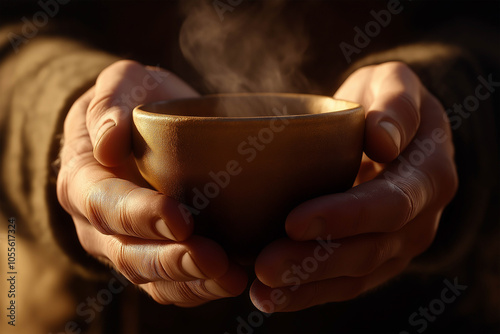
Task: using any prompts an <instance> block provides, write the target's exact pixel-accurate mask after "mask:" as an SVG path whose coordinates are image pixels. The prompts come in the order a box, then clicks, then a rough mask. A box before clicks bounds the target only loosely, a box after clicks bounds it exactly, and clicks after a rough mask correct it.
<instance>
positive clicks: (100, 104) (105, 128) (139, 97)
mask: <svg viewBox="0 0 500 334" xmlns="http://www.w3.org/2000/svg"><path fill="white" fill-rule="evenodd" d="M196 96H199V94H198V93H197V92H196V91H194V90H193V89H192V88H191V87H190V86H189V85H187V84H186V83H185V82H184V81H182V80H181V79H179V78H178V77H177V76H175V75H174V74H172V73H170V72H167V71H165V70H162V69H159V68H152V67H145V66H143V65H141V64H139V63H137V62H134V61H130V60H121V61H118V62H116V63H114V64H112V65H110V66H109V67H107V68H106V69H104V70H103V71H102V72H101V74H100V75H99V77H98V78H97V81H96V85H95V96H94V98H93V99H92V101H91V103H90V105H89V108H88V110H87V129H88V131H89V135H90V139H91V142H92V146H93V149H94V157H95V158H96V160H97V161H99V163H101V164H102V165H104V166H108V167H113V166H117V165H119V164H120V163H121V162H122V161H123V160H125V159H126V158H127V157H128V156H129V155H130V152H131V150H132V133H131V132H132V131H131V129H132V110H133V109H134V108H135V107H136V106H137V105H139V104H143V103H148V102H153V101H159V100H169V99H175V98H184V97H196Z"/></svg>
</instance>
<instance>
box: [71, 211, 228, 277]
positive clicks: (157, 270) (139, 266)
mask: <svg viewBox="0 0 500 334" xmlns="http://www.w3.org/2000/svg"><path fill="white" fill-rule="evenodd" d="M75 223H76V229H77V233H78V238H79V240H80V243H81V244H82V247H83V248H84V249H85V250H86V251H87V252H88V253H89V254H91V255H93V256H95V257H98V258H104V259H106V260H108V261H109V262H110V263H112V264H113V266H114V267H115V268H116V270H118V271H119V272H120V273H122V274H123V275H124V276H125V277H126V278H127V279H128V280H130V281H131V282H132V283H134V284H142V283H148V282H156V281H192V280H196V279H198V278H203V279H207V278H217V277H221V276H222V275H223V274H224V273H225V272H226V271H227V270H228V259H227V256H226V254H225V253H224V251H223V250H222V248H221V247H220V246H219V245H218V244H216V243H215V242H214V241H211V240H209V239H206V238H202V237H198V236H193V237H192V238H190V239H189V240H187V241H185V242H181V243H174V242H169V241H153V240H143V239H137V238H131V237H122V236H109V235H104V234H101V233H99V232H98V231H96V230H95V229H94V228H92V226H90V225H88V224H86V223H85V222H84V221H83V220H80V219H76V222H75Z"/></svg>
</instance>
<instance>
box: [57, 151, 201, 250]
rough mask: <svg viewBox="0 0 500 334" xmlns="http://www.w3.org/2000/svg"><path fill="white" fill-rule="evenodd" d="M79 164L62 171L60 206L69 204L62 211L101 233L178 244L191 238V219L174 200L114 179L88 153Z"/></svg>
mask: <svg viewBox="0 0 500 334" xmlns="http://www.w3.org/2000/svg"><path fill="white" fill-rule="evenodd" d="M79 163H80V164H82V166H80V165H75V166H74V168H73V170H69V169H67V168H65V169H62V170H61V173H62V174H61V175H60V176H59V178H60V180H59V184H58V187H59V189H60V190H59V193H61V194H63V193H64V194H65V198H61V202H64V203H71V207H65V208H66V209H67V210H68V211H69V212H73V213H77V212H78V213H79V214H80V215H82V216H84V217H85V218H86V219H87V220H88V222H89V223H90V224H91V225H92V226H93V227H94V228H96V229H97V230H98V231H99V232H100V233H103V234H120V235H127V236H132V237H138V238H145V239H169V240H178V241H181V240H185V239H186V238H188V237H189V236H190V235H191V233H192V231H193V228H194V226H193V223H192V217H191V215H190V214H189V212H188V211H187V210H185V209H184V208H183V207H182V206H181V204H180V203H179V202H177V201H176V200H174V199H172V198H169V197H167V196H165V195H163V194H161V193H159V192H157V191H155V190H151V189H148V188H143V187H140V186H138V185H136V184H134V183H132V182H130V181H127V180H124V179H121V178H118V177H116V175H115V174H114V173H112V172H110V171H109V170H106V169H104V168H102V166H100V165H99V164H98V163H97V162H96V161H95V160H93V156H92V153H91V152H87V154H86V156H83V155H82V156H80V162H79ZM69 180H71V182H70V181H69ZM60 197H62V196H60ZM68 205H69V204H68Z"/></svg>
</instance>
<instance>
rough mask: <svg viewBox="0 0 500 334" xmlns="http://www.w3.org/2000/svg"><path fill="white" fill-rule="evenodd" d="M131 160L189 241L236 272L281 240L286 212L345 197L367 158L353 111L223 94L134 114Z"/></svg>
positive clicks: (358, 113) (312, 101)
mask: <svg viewBox="0 0 500 334" xmlns="http://www.w3.org/2000/svg"><path fill="white" fill-rule="evenodd" d="M133 123H134V127H133V151H134V157H135V160H136V163H137V166H138V169H139V171H140V172H141V174H142V176H143V177H144V179H146V181H148V182H149V183H150V184H151V186H152V187H154V188H156V189H157V190H159V191H161V192H162V193H164V194H166V195H167V196H170V197H173V198H175V199H177V200H178V201H179V202H181V203H183V204H182V207H181V209H182V210H184V212H187V210H189V212H191V213H192V216H193V218H194V223H195V233H197V234H202V235H205V236H208V237H210V238H212V239H214V240H216V241H218V242H219V243H220V244H221V245H222V246H223V247H224V248H225V249H226V250H227V252H228V254H230V255H231V256H234V257H236V258H238V259H240V260H241V261H242V262H245V261H247V260H249V259H250V261H251V259H252V258H253V257H254V256H255V255H256V254H257V253H258V252H259V251H260V250H261V249H262V248H263V247H264V246H265V245H266V244H267V243H269V242H271V241H272V240H274V239H276V238H279V237H280V236H285V220H286V217H287V215H288V214H289V213H290V211H291V210H292V209H293V208H294V207H296V206H297V205H299V204H300V203H302V202H304V201H307V200H309V199H312V198H315V197H318V196H322V195H326V194H332V193H336V192H342V191H345V190H347V189H349V188H350V187H351V186H352V184H353V181H354V179H355V177H356V174H357V172H358V169H359V165H360V161H361V155H362V150H363V132H364V112H363V109H362V107H361V106H360V105H359V104H356V103H353V102H348V101H341V100H335V99H333V98H330V97H326V96H318V95H306V94H258V93H255V94H222V95H209V96H205V97H201V98H189V99H178V100H170V101H162V102H156V103H151V104H147V105H142V106H138V107H137V108H135V109H134V111H133Z"/></svg>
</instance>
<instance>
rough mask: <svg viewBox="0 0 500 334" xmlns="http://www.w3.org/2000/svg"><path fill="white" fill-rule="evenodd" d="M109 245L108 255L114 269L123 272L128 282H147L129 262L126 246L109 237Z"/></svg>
mask: <svg viewBox="0 0 500 334" xmlns="http://www.w3.org/2000/svg"><path fill="white" fill-rule="evenodd" d="M111 240H112V241H110V244H109V245H108V246H109V255H108V257H109V258H110V259H111V261H112V262H113V264H114V265H115V267H116V269H117V270H118V271H119V272H120V273H121V274H123V276H125V277H126V278H127V279H128V280H129V281H130V282H132V283H134V284H136V285H137V284H142V283H146V282H148V281H147V280H145V279H144V277H142V276H141V275H139V274H138V273H137V270H135V269H134V267H133V265H132V264H131V262H132V261H130V258H129V256H128V254H127V250H126V246H125V245H123V244H122V243H121V242H120V241H118V240H115V239H111Z"/></svg>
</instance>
